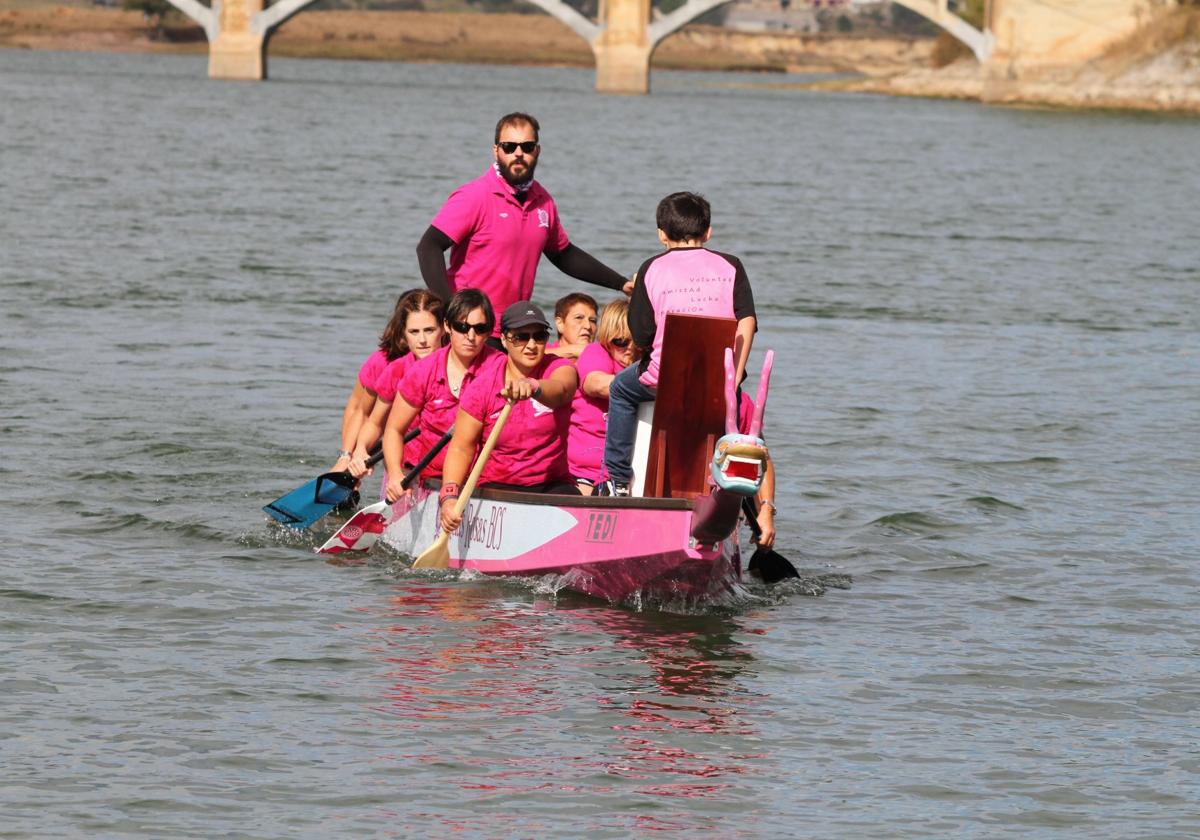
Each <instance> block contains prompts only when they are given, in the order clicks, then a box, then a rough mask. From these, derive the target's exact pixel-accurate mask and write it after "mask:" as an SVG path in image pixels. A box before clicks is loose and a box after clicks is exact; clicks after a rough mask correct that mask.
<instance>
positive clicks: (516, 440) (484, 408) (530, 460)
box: [459, 353, 571, 485]
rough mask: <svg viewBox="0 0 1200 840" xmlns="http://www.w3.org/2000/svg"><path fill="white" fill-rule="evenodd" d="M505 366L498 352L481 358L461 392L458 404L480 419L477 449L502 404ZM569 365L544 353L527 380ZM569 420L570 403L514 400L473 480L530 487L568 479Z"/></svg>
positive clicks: (497, 415) (506, 358)
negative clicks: (556, 405) (552, 405)
mask: <svg viewBox="0 0 1200 840" xmlns="http://www.w3.org/2000/svg"><path fill="white" fill-rule="evenodd" d="M507 364H508V356H507V355H505V354H503V353H498V354H497V355H495V356H493V357H492V358H490V359H488V360H487V361H486V362H484V364H483V367H482V368H481V369H480V371H479V374H478V375H477V376H476V377H475V381H474V382H472V383H471V387H470V388H464V389H463V391H462V396H461V399H460V401H459V408H461V409H462V410H463V411H465V412H466V413H467V414H469V415H471V416H472V417H474V418H475V419H476V420H478V421H480V422H481V423H483V436H482V437H481V438H480V446H481V447H482V445H483V441H485V440H487V436H488V435H489V434H490V433H491V431H492V427H493V426H495V425H496V418H497V417H499V416H500V410H501V409H503V408H504V398H503V397H501V396H500V390H501V389H502V388H503V387H504V372H505V367H506V365H507ZM570 364H571V363H570V362H568V361H567V360H566V359H559V358H555V357H553V356H546V357H544V358H543V359H542V361H541V362H540V363H539V364H538V366H537V367H536V368H535V369H534V370H533V372H532V373H531V374H530V378H532V379H546V378H547V377H548V376H550V374H551V373H553V372H554V371H556V370H558V369H559V368H560V367H563V366H564V365H566V366H568V367H569V366H570ZM570 423H571V404H570V403H567V404H566V405H564V406H561V407H559V408H553V409H552V408H548V407H546V406H544V405H542V404H541V403H540V402H538V401H537V400H532V399H531V400H521V401H519V402H518V403H517V404H516V405H514V406H513V410H512V413H511V414H510V415H509V416H508V423H506V424H505V426H504V431H503V432H501V433H500V439H499V440H498V441H497V442H496V448H495V449H493V450H492V455H491V457H490V458H488V462H487V465H486V466H485V467H484V468H483V474H482V475H481V476H480V477H479V483H480V484H490V483H499V484H524V485H531V484H542V483H543V482H547V481H569V480H570V470H569V469H568V467H567V427H568V426H569V425H570Z"/></svg>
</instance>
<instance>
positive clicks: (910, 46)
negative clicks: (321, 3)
mask: <svg viewBox="0 0 1200 840" xmlns="http://www.w3.org/2000/svg"><path fill="white" fill-rule="evenodd" d="M0 46H3V47H11V48H24V49H51V50H100V51H125V52H132V51H142V52H166V53H200V54H203V53H204V52H206V50H207V44H206V42H205V39H204V34H203V32H202V31H201V30H200V28H199V27H197V26H194V25H192V24H191V22H190V21H188V20H187V19H186V18H183V17H182V16H175V15H171V16H168V18H167V19H166V20H164V21H162V22H161V25H160V26H153V25H151V22H148V21H147V20H146V19H145V18H144V17H143V15H142V14H141V13H139V12H133V11H125V10H120V9H112V8H105V7H100V6H94V5H90V4H89V5H46V4H44V3H41V2H38V0H0ZM270 55H271V56H275V57H279V56H289V57H320V58H347V59H370V60H390V61H453V62H472V63H495V64H536V65H566V66H580V67H586V66H590V65H591V64H592V55H591V52H590V50H589V49H588V47H587V45H586V44H585V43H584V42H583V41H582V40H581V39H580V38H579V37H578V36H577V35H575V33H573V32H572V31H571V30H569V29H568V28H567V27H565V26H563V25H562V24H561V23H559V22H558V21H557V20H555V19H553V18H551V17H549V16H546V15H537V14H473V13H441V12H374V11H306V12H303V13H301V14H299V15H297V16H296V17H295V18H293V19H292V20H290V21H289V22H288V23H287V24H286V25H285V26H284V27H283V28H282V29H281V30H280V31H279V32H278V34H276V35H275V36H274V37H273V38H272V40H271V46H270ZM934 56H935V45H934V41H933V40H931V39H902V38H868V37H849V36H829V35H804V34H799V33H769V32H764V33H745V32H735V31H731V30H727V29H722V28H719V27H712V26H702V25H692V26H688V27H686V28H685V29H683V30H682V31H681V32H679V33H678V34H676V35H674V36H673V37H671V38H669V39H668V40H667V41H665V42H664V43H663V45H662V46H661V47H660V48H659V49H658V50H657V51H656V52H655V54H654V66H655V67H657V68H660V69H692V70H726V71H728V70H741V71H757V72H778V73H839V74H847V75H850V76H852V78H841V79H835V80H827V81H818V82H803V83H801V82H797V84H798V85H802V86H805V87H815V88H819V89H837V90H852V91H865V92H873V93H884V94H891V95H901V96H924V97H943V98H956V99H970V100H977V101H983V102H991V103H1010V104H1017V103H1020V104H1034V105H1045V106H1051V107H1063V108H1121V109H1134V110H1148V111H1179V112H1188V113H1200V10H1178V11H1177V12H1176V13H1174V14H1171V15H1167V16H1164V17H1163V18H1162V19H1161V20H1159V21H1157V22H1155V23H1154V24H1151V25H1150V26H1147V27H1145V29H1144V30H1143V31H1141V32H1139V33H1138V35H1137V36H1135V37H1134V38H1133V39H1130V41H1129V42H1128V43H1122V44H1118V45H1116V46H1114V47H1113V48H1112V49H1111V50H1109V52H1107V53H1106V54H1105V55H1104V56H1101V57H1100V58H1098V59H1096V60H1094V61H1092V62H1089V63H1088V64H1085V65H1083V66H1078V67H1065V68H1063V67H1060V68H1041V69H1038V70H1036V71H1035V70H1029V69H1024V70H1022V71H1021V72H1020V74H1015V73H997V71H996V70H995V69H993V70H991V71H990V72H985V70H984V69H983V68H982V67H980V65H979V64H978V63H976V62H975V61H974V59H973V58H964V59H960V60H958V61H956V62H953V63H951V64H949V65H948V66H945V67H941V68H936V69H935V68H933V67H932V63H933V61H934Z"/></svg>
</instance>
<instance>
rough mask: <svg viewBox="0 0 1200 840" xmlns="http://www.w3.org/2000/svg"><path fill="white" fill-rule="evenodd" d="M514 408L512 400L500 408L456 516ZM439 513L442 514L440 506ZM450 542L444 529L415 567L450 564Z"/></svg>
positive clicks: (434, 566) (462, 495)
mask: <svg viewBox="0 0 1200 840" xmlns="http://www.w3.org/2000/svg"><path fill="white" fill-rule="evenodd" d="M512 409H513V403H512V402H506V403H505V404H504V408H502V409H500V416H499V417H497V418H496V425H495V426H493V427H492V433H491V434H490V435H488V439H487V441H486V442H485V443H484V444H483V451H481V452H480V453H479V457H478V458H476V459H475V466H474V467H472V468H471V474H470V475H469V476H467V483H466V484H464V485H463V488H462V493H461V495H459V497H458V498H457V499H455V501H454V514H455V515H456V516H462V514H463V511H465V510H466V509H467V504H468V503H469V502H470V501H471V494H472V493H474V492H475V485H476V484H478V483H479V476H481V475H482V474H483V468H484V467H485V466H487V461H488V458H489V457H490V456H491V454H492V450H493V449H495V448H496V442H497V441H499V440H500V432H502V431H503V430H504V424H505V423H507V422H508V415H510V414H512ZM438 515H439V516H440V515H441V511H440V506H439V512H438ZM449 543H450V532H449V531H446V530H443V531H442V533H440V534H438V538H437V539H436V540H434V541H433V545H431V546H429V548H427V549H425V550H424V551H423V552H421V556H420V557H418V558H417V559H416V560H415V561H414V562H413V568H414V569H421V568H433V569H444V568H446V566H448V565H449V564H450V552H449V550H448V549H447V548H446V546H447V545H448V544H449Z"/></svg>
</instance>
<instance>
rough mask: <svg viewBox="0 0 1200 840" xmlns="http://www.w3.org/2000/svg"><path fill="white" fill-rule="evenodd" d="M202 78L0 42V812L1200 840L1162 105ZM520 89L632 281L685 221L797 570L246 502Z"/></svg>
mask: <svg viewBox="0 0 1200 840" xmlns="http://www.w3.org/2000/svg"><path fill="white" fill-rule="evenodd" d="M204 70H205V64H204V60H203V59H201V58H177V57H153V56H135V55H89V54H56V53H26V52H17V51H4V52H0V195H3V199H4V200H3V202H2V203H0V349H2V351H3V360H2V361H0V393H2V394H3V400H2V402H3V405H4V414H3V417H4V419H3V424H2V426H0V432H2V434H0V442H2V444H3V458H2V459H0V470H2V471H3V475H2V476H0V479H2V480H0V507H2V509H3V511H4V524H5V527H4V551H3V552H2V555H3V556H2V559H0V575H2V580H0V596H2V601H0V604H2V612H0V628H2V629H0V760H2V764H3V767H4V783H3V790H2V792H0V815H2V819H0V836H4V837H24V836H54V837H97V836H105V837H124V836H130V837H133V836H145V837H164V836H171V837H217V836H221V837H247V838H259V837H261V838H267V837H281V836H298V837H322V838H325V837H362V836H388V835H397V836H413V837H417V836H421V837H424V836H447V835H450V834H455V835H457V836H485V837H543V836H560V837H574V836H580V835H583V834H585V833H586V834H587V835H588V836H590V837H596V838H601V837H628V836H655V837H661V836H683V835H685V834H688V833H695V832H697V831H705V830H707V831H711V832H714V833H715V835H716V836H720V837H748V838H749V837H793V836H810V837H820V838H830V837H843V838H858V837H868V836H875V837H889V838H927V837H933V836H942V837H979V838H985V837H986V838H996V837H1021V838H1028V837H1067V836H1071V837H1078V836H1087V837H1089V838H1122V839H1124V838H1132V837H1138V838H1151V837H1156V838H1176V837H1183V836H1195V835H1196V834H1197V833H1200V805H1198V800H1200V749H1198V748H1197V746H1196V727H1197V724H1198V723H1200V675H1198V671H1200V668H1198V665H1200V659H1198V656H1200V625H1198V620H1197V596H1198V594H1200V588H1198V586H1197V584H1198V580H1197V574H1196V565H1197V563H1198V562H1200V528H1198V525H1197V522H1198V518H1200V517H1198V511H1200V338H1198V337H1200V247H1198V246H1197V237H1196V231H1197V229H1200V203H1198V202H1197V195H1200V154H1197V149H1200V122H1197V121H1195V120H1188V119H1174V118H1166V117H1146V116H1133V115H1127V114H1117V113H1062V112H1052V111H1034V110H1008V109H999V108H984V107H981V106H978V105H975V104H970V103H959V102H938V101H921V100H900V99H888V98H881V97H872V96H856V95H840V94H818V93H809V92H803V91H798V90H792V89H788V88H787V87H786V86H781V85H779V83H778V82H779V79H778V77H756V76H723V75H710V74H687V73H656V74H655V77H654V86H655V93H654V95H652V96H650V97H644V98H617V97H600V96H597V95H595V94H593V93H592V91H591V86H592V76H591V74H590V73H589V72H586V71H582V70H572V69H533V68H506V67H466V66H426V65H403V64H368V63H349V62H325V61H308V62H295V61H284V60H275V61H273V62H272V74H273V77H274V78H273V80H272V81H271V82H269V83H266V84H234V83H217V82H211V81H209V80H207V79H206V78H205V77H204ZM515 109H526V110H529V111H532V112H533V113H535V114H537V115H538V116H539V117H540V119H541V120H542V124H543V135H542V140H543V146H544V152H543V156H542V161H541V167H540V170H539V173H538V174H539V177H540V179H541V180H542V182H543V183H544V184H545V185H546V186H547V187H548V188H549V189H550V190H551V192H552V193H553V194H554V195H555V197H556V198H557V199H558V201H559V204H560V208H561V211H562V215H563V218H564V223H565V225H566V227H567V229H568V231H569V232H570V234H571V236H572V238H573V240H574V241H576V242H577V243H578V244H580V245H581V246H582V247H584V248H585V249H587V250H589V251H591V252H592V253H594V254H595V255H597V256H598V257H600V258H601V259H603V260H605V261H606V262H608V263H609V264H611V265H613V266H614V267H616V268H618V269H619V270H621V271H623V272H630V271H632V270H633V269H634V268H635V267H636V266H637V265H638V264H639V263H640V262H641V261H642V260H644V259H645V258H646V257H648V256H650V255H652V254H653V253H654V252H655V251H656V250H657V247H658V246H657V241H656V238H655V233H654V224H653V213H654V206H655V204H656V202H657V201H658V199H659V198H660V197H661V196H663V195H664V194H666V193H668V192H672V191H675V190H677V189H696V190H699V191H701V192H703V193H705V194H706V195H708V197H709V198H710V199H711V200H712V202H713V205H714V214H715V218H714V229H715V235H714V239H713V246H714V247H716V248H718V249H720V250H725V251H729V252H732V253H735V254H738V255H740V256H741V257H742V258H743V260H744V262H745V264H746V266H747V271H748V273H749V276H750V279H751V281H752V283H753V285H754V288H755V294H756V297H757V301H758V307H759V314H760V318H761V331H760V333H759V336H758V338H757V340H756V345H755V346H756V350H758V351H759V352H758V354H756V361H755V363H754V364H753V365H752V367H755V368H756V366H757V359H758V358H760V357H761V355H760V354H761V351H762V350H763V349H765V348H768V347H771V348H774V349H775V350H776V352H777V353H778V355H779V358H778V360H777V363H776V374H775V379H774V382H773V385H774V387H773V389H772V397H771V401H770V405H769V408H768V412H767V413H768V417H767V420H768V426H769V436H770V441H771V443H772V453H773V455H774V456H775V458H776V461H777V464H778V467H779V473H780V479H781V487H780V491H779V508H780V520H779V525H780V539H779V548H780V550H781V551H782V552H783V553H784V554H785V555H787V556H789V557H790V558H791V559H792V560H793V561H794V562H795V563H796V564H797V565H798V566H800V567H801V569H802V571H803V572H804V574H805V578H804V579H803V580H801V581H799V582H795V581H793V582H791V583H789V584H786V585H783V586H780V587H776V588H775V589H772V590H768V589H766V588H764V587H762V586H761V585H748V586H747V587H746V588H745V589H744V590H743V591H741V592H739V593H737V595H736V597H732V598H730V599H729V600H728V601H726V602H722V603H720V604H713V605H708V606H705V607H703V608H693V609H689V610H680V609H677V608H673V607H672V605H656V604H641V605H637V604H627V605H616V606H614V605H610V604H607V603H604V602H600V601H594V600H591V599H588V598H584V597H582V596H577V595H571V594H569V593H563V592H558V593H556V592H555V591H554V587H553V586H552V585H551V583H550V582H548V581H539V580H530V581H511V582H497V581H491V580H480V579H468V580H460V579H458V578H457V577H456V576H455V575H453V574H446V573H443V574H440V575H438V574H434V575H429V574H421V573H413V572H409V571H407V570H406V569H405V568H404V565H403V563H401V562H399V560H398V559H397V558H395V557H392V556H389V555H388V553H387V552H386V551H381V552H376V553H375V554H373V556H372V561H371V562H370V563H369V564H368V565H366V566H360V567H355V568H336V567H333V566H330V565H327V564H325V563H323V562H321V561H320V560H319V559H317V558H315V557H314V555H313V553H312V547H313V546H314V545H315V544H317V543H318V542H319V540H320V539H321V538H322V537H323V536H325V535H326V534H327V531H326V532H322V533H321V534H318V535H309V536H306V537H303V538H301V537H295V538H290V539H289V538H286V537H284V536H281V534H280V533H279V532H278V531H277V530H275V529H272V528H270V527H268V526H267V524H266V523H265V522H264V519H263V516H262V514H261V512H260V507H261V506H262V505H263V504H264V503H266V502H268V501H270V500H271V499H273V498H275V497H276V496H278V495H279V494H281V493H282V492H284V491H285V490H288V489H290V488H292V487H294V486H296V485H297V484H300V483H302V482H304V481H306V480H307V479H309V478H311V477H312V476H313V475H315V474H316V473H317V472H319V471H321V469H322V468H324V467H325V466H327V465H328V464H329V463H330V462H331V461H332V460H333V453H334V451H335V450H336V449H337V446H338V427H339V418H340V412H341V406H342V403H343V401H344V399H345V396H346V394H347V392H348V390H349V388H350V385H351V383H352V380H353V377H354V374H355V371H356V369H357V365H358V364H359V363H360V362H361V360H362V359H363V358H364V357H365V356H366V355H367V354H368V353H369V352H370V351H371V349H372V348H373V346H374V342H375V339H376V336H377V334H378V332H379V330H380V329H381V328H382V326H383V323H384V321H385V320H386V317H387V314H388V312H389V311H390V307H391V303H392V301H393V300H394V298H395V297H396V295H397V294H398V292H399V291H401V290H403V289H404V288H407V287H411V286H413V285H416V284H417V276H418V275H417V271H416V261H415V257H414V253H413V249H414V247H415V244H416V241H417V239H418V237H419V236H420V234H421V232H422V231H423V230H424V228H425V226H426V225H427V224H428V222H429V219H430V218H431V217H432V215H433V213H434V212H435V211H436V210H437V208H438V207H439V205H440V203H441V201H442V200H443V199H444V197H445V196H446V195H447V194H448V193H449V191H450V190H451V189H453V188H454V187H455V186H456V185H457V184H459V183H461V182H463V181H466V180H468V179H470V178H472V177H475V176H476V175H478V174H479V173H481V172H483V171H484V168H485V167H486V166H487V165H488V161H489V155H490V143H491V130H492V126H493V124H494V122H495V120H496V118H497V117H498V116H499V115H500V114H502V113H504V112H506V111H509V110H515ZM573 288H575V286H574V284H573V283H570V282H568V281H567V279H566V278H564V277H563V276H562V275H559V274H558V273H557V272H556V271H555V269H554V268H553V267H552V266H549V265H544V266H543V269H542V272H541V276H540V278H539V282H538V294H537V297H538V298H539V300H540V301H541V302H542V303H546V304H549V303H551V302H552V301H553V300H554V299H555V298H556V297H558V296H559V295H560V294H563V293H565V292H566V291H567V290H570V289H573ZM822 591H823V594H821V595H819V597H818V596H817V593H821V592H822Z"/></svg>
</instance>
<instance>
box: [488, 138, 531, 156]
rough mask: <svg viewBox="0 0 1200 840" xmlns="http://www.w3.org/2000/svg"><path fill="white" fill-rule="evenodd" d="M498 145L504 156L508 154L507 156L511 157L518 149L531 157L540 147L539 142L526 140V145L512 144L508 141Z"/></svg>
mask: <svg viewBox="0 0 1200 840" xmlns="http://www.w3.org/2000/svg"><path fill="white" fill-rule="evenodd" d="M496 145H497V146H499V147H500V151H502V152H504V154H506V155H511V154H512V153H513V152H515V151H516V150H517V149H520V150H521V151H522V152H524V153H525V154H527V155H531V154H533V152H534V150H535V149H536V148H537V147H538V141H536V140H526V141H525V142H524V143H511V142H507V141H506V142H504V143H497V144H496Z"/></svg>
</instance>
